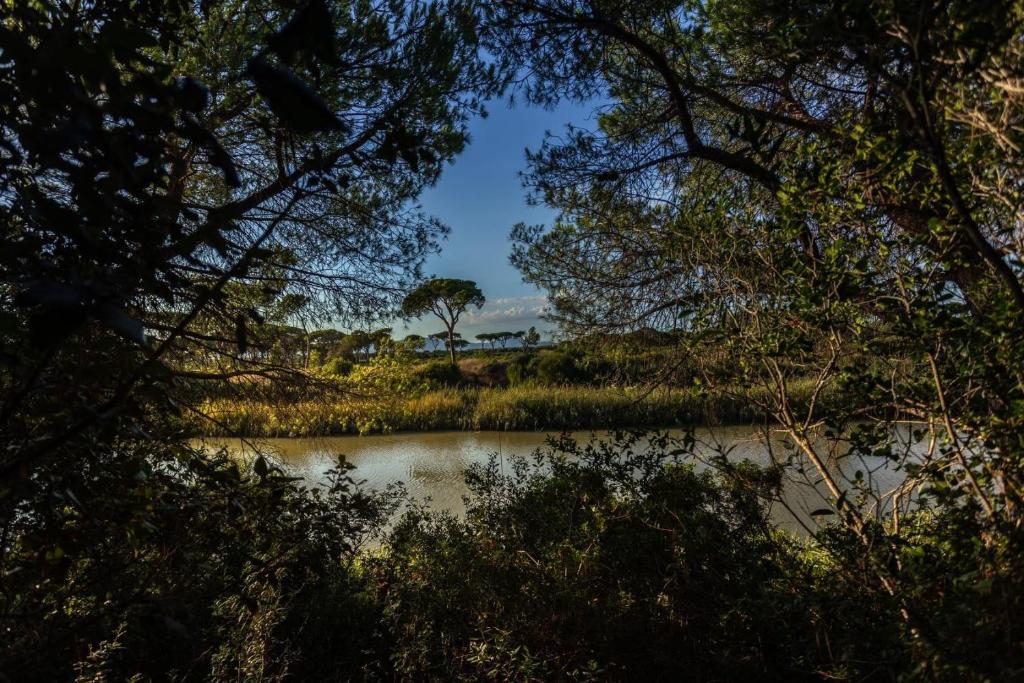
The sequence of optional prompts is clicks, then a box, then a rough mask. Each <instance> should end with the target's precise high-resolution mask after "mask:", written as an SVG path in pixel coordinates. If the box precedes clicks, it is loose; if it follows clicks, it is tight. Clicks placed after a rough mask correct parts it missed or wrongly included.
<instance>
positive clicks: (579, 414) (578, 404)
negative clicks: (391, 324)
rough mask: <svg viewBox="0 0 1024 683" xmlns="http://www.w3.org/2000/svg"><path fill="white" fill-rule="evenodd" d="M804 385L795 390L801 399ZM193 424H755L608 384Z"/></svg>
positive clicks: (368, 430)
mask: <svg viewBox="0 0 1024 683" xmlns="http://www.w3.org/2000/svg"><path fill="white" fill-rule="evenodd" d="M808 390H809V387H807V388H801V387H795V388H794V389H793V392H794V393H795V394H797V397H798V398H799V397H800V396H806V395H807V391H808ZM202 410H203V412H205V413H206V414H207V415H209V416H210V417H211V418H213V419H214V420H215V421H216V423H217V424H214V423H212V422H209V421H205V420H204V421H201V422H200V421H198V420H197V421H196V422H195V428H196V429H197V430H199V431H202V432H203V433H205V434H209V435H211V436H217V435H229V434H230V435H244V436H253V437H273V436H315V435H341V434H372V433H381V432H394V431H440V430H480V429H483V430H491V429H493V430H504V431H511V430H542V429H597V428H609V429H611V428H617V427H655V426H656V427H677V426H685V425H691V424H708V423H726V424H727V423H738V422H749V421H750V420H753V419H757V418H758V417H759V416H758V414H757V413H756V412H755V411H754V410H753V409H752V408H751V406H750V403H749V401H747V400H744V399H742V398H737V397H732V396H727V395H722V394H716V395H715V396H711V397H709V396H707V395H705V394H703V393H701V392H698V391H696V390H693V389H659V390H657V391H654V392H651V393H648V394H646V395H645V394H642V393H641V392H640V391H638V390H635V389H620V388H611V387H588V386H567V387H540V386H521V387H511V388H507V389H499V388H494V389H490V388H480V389H441V390H436V391H429V392H425V393H421V394H418V395H415V396H411V397H403V398H397V399H392V400H366V399H363V400H360V399H355V400H344V401H332V402H325V401H317V400H308V401H291V402H284V403H276V404H270V403H263V402H241V401H229V400H214V401H208V402H207V403H206V404H204V406H203V408H202Z"/></svg>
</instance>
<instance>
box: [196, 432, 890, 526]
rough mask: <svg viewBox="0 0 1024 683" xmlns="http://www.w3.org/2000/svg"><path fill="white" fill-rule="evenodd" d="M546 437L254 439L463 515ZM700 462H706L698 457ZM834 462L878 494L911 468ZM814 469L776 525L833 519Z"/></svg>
mask: <svg viewBox="0 0 1024 683" xmlns="http://www.w3.org/2000/svg"><path fill="white" fill-rule="evenodd" d="M669 431H670V433H674V434H679V433H680V432H679V431H678V430H669ZM573 435H574V436H575V437H576V438H577V440H578V441H586V440H588V439H591V438H595V437H600V436H602V434H601V433H597V434H596V435H595V433H594V432H574V433H573ZM546 436H547V435H546V434H545V433H543V432H426V433H401V434H388V435H375V436H338V437H320V438H281V439H258V440H252V441H253V443H255V444H257V445H258V446H259V448H260V449H261V450H265V451H268V452H270V453H272V454H274V456H275V457H276V458H277V460H278V461H279V462H280V464H281V465H282V468H283V469H284V470H285V471H287V472H288V473H289V474H290V475H291V476H300V477H303V478H304V479H305V480H306V481H307V482H308V483H309V484H311V485H318V484H321V483H323V482H324V481H325V479H326V473H327V471H328V470H329V469H331V468H332V467H333V466H334V464H335V454H337V453H341V454H344V455H345V457H346V459H347V460H348V462H350V463H352V464H353V465H355V466H356V469H355V471H354V474H353V476H354V478H355V479H357V480H362V481H365V485H366V486H368V487H371V488H378V489H379V488H383V487H385V486H387V485H388V484H390V483H392V482H402V483H403V484H404V485H405V486H406V488H407V490H408V491H409V493H410V494H411V496H412V497H413V498H415V499H417V500H419V501H426V502H428V505H429V506H430V507H431V508H432V509H435V510H448V511H451V512H453V513H455V514H461V513H462V512H463V511H464V509H465V506H464V503H463V496H464V495H465V494H466V493H467V489H466V485H465V482H464V480H463V475H464V473H465V471H466V468H467V467H468V466H469V465H471V464H473V463H485V462H487V459H488V457H489V456H490V455H491V454H495V453H496V454H498V455H499V456H500V457H502V458H508V457H511V456H517V455H518V456H525V455H529V454H531V453H532V452H533V451H534V450H536V449H537V448H539V447H542V446H543V445H544V443H545V439H546ZM696 436H697V443H698V446H697V448H696V451H697V453H698V454H705V455H706V454H710V453H712V452H715V451H717V450H719V449H726V450H727V451H728V454H729V458H730V459H731V460H734V461H737V462H738V461H741V460H744V459H748V460H750V461H752V462H754V463H758V464H768V463H769V462H770V461H771V458H772V456H773V455H774V457H775V458H776V460H781V461H785V460H786V458H787V457H790V456H791V455H792V457H794V458H796V460H797V462H799V455H798V454H795V453H794V452H793V450H792V446H791V445H790V444H788V443H787V441H786V439H785V438H784V437H783V436H781V435H778V434H772V435H771V436H770V437H769V438H767V439H766V438H765V437H764V434H763V432H762V431H761V430H756V429H753V428H751V427H718V428H715V429H700V430H698V431H697V432H696ZM203 443H204V444H205V445H206V446H207V447H219V446H222V445H223V446H227V447H228V448H229V449H230V450H231V451H232V452H234V453H236V454H240V455H242V456H243V457H251V455H252V448H251V447H250V446H249V445H246V444H243V443H242V442H241V441H240V440H238V439H205V440H203ZM698 467H699V468H700V467H704V465H703V464H702V463H700V462H698ZM830 467H831V468H832V470H833V472H834V474H836V475H838V478H840V479H843V480H846V479H852V478H853V477H854V476H855V473H856V472H857V471H858V470H859V471H861V472H862V473H863V475H864V477H865V478H866V479H867V480H868V481H869V482H870V483H871V484H872V487H873V488H874V489H875V490H878V491H888V490H890V489H892V488H893V487H895V486H897V485H899V484H900V482H901V481H902V480H903V473H902V472H900V471H898V470H896V469H893V468H892V466H891V465H889V464H888V461H887V460H886V459H884V458H880V457H872V458H860V457H850V456H839V457H834V458H831V459H830ZM806 472H807V474H805V475H800V474H799V473H796V472H794V474H793V475H792V476H790V477H789V478H787V481H786V483H785V487H784V490H783V496H782V498H783V501H784V502H785V505H783V504H780V503H775V504H773V505H772V508H771V515H772V518H773V520H774V521H775V523H777V524H778V525H779V526H781V527H783V528H785V529H788V530H790V531H793V532H796V533H799V534H804V533H806V531H807V529H809V528H810V529H813V528H814V527H815V526H816V524H817V523H819V522H827V521H828V519H829V518H827V517H822V518H815V517H812V516H811V514H810V513H811V512H812V511H815V510H820V509H822V508H827V507H829V506H828V501H827V495H826V491H825V488H824V486H823V485H822V484H821V482H820V481H818V478H817V477H816V476H814V475H813V468H809V467H808V468H806Z"/></svg>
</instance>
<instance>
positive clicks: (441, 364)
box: [415, 360, 462, 387]
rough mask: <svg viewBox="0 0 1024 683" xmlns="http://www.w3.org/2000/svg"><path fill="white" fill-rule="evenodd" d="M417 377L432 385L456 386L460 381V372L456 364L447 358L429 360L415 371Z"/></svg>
mask: <svg viewBox="0 0 1024 683" xmlns="http://www.w3.org/2000/svg"><path fill="white" fill-rule="evenodd" d="M415 376H416V378H417V379H419V380H421V381H424V382H427V383H428V384H430V385H431V386H434V387H456V386H458V385H459V384H460V383H461V382H462V373H460V372H459V368H458V366H455V365H452V364H451V363H449V362H448V361H447V360H434V361H430V362H429V363H427V364H426V365H424V366H423V367H421V368H418V369H417V370H416V371H415Z"/></svg>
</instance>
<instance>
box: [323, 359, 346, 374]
mask: <svg viewBox="0 0 1024 683" xmlns="http://www.w3.org/2000/svg"><path fill="white" fill-rule="evenodd" d="M322 367H323V370H324V372H326V373H328V374H331V375H338V376H339V377H345V376H347V375H348V374H349V373H350V372H352V361H350V360H348V359H347V358H331V359H330V360H328V361H327V362H326V363H324V364H323V366H322Z"/></svg>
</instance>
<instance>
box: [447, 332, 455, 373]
mask: <svg viewBox="0 0 1024 683" xmlns="http://www.w3.org/2000/svg"><path fill="white" fill-rule="evenodd" d="M448 356H449V357H450V358H451V359H452V365H455V328H454V327H449V328H448Z"/></svg>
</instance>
